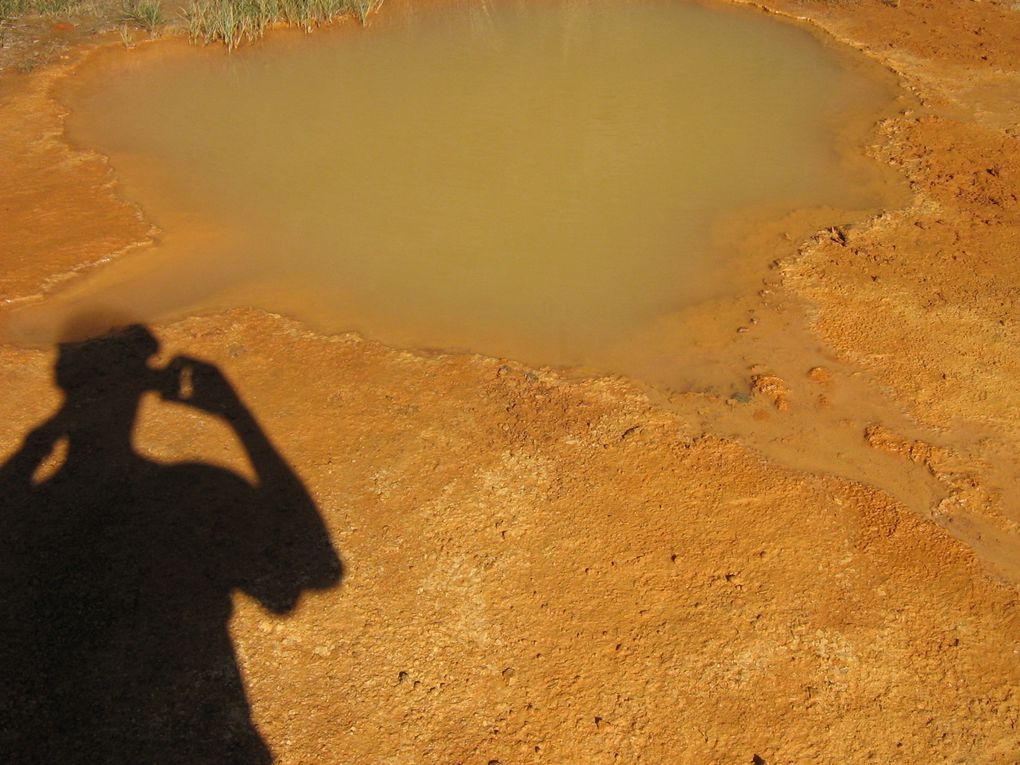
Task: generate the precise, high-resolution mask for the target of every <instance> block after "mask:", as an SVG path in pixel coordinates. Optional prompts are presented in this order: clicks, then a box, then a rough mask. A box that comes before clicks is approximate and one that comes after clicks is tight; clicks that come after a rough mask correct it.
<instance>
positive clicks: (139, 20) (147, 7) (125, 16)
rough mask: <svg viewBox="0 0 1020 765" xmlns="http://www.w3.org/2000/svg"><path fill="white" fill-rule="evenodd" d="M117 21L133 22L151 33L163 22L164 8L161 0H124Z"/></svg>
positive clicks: (123, 22) (122, 22)
mask: <svg viewBox="0 0 1020 765" xmlns="http://www.w3.org/2000/svg"><path fill="white" fill-rule="evenodd" d="M117 21H119V22H120V23H121V24H125V25H127V24H132V25H134V26H138V27H142V28H143V29H145V30H147V31H148V32H149V34H150V35H151V34H153V33H154V32H155V31H156V27H158V26H159V25H160V24H162V23H163V9H162V8H161V7H160V0H124V4H123V5H122V6H121V9H120V14H119V15H118V16H117Z"/></svg>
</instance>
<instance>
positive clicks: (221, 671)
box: [0, 325, 341, 765]
mask: <svg viewBox="0 0 1020 765" xmlns="http://www.w3.org/2000/svg"><path fill="white" fill-rule="evenodd" d="M158 350H159V342H158V341H157V340H156V338H155V337H154V336H153V334H152V333H151V332H150V331H149V330H148V329H147V328H145V327H143V326H140V325H134V326H130V327H127V328H125V329H121V330H116V331H113V332H110V333H108V334H106V335H104V336H102V337H99V338H96V339H91V340H86V341H83V342H74V343H63V344H61V345H60V348H59V355H58V359H57V362H56V369H55V376H56V382H57V384H58V386H59V387H60V388H61V389H62V391H63V392H64V394H65V399H64V402H63V404H62V406H61V407H60V409H59V410H58V411H57V412H56V414H54V415H53V416H52V417H51V418H49V419H48V420H46V421H45V422H43V423H42V424H41V425H39V426H37V427H36V428H35V429H33V430H32V431H31V432H30V433H29V434H28V435H27V436H26V438H25V440H24V442H23V444H22V445H21V447H20V448H19V449H18V451H17V452H16V453H15V454H14V455H13V456H12V457H11V458H10V459H9V460H8V461H7V462H6V463H5V464H4V465H3V466H2V467H0V496H2V497H3V512H2V514H0V604H2V606H0V607H2V609H3V640H2V641H0V673H2V676H0V751H2V752H4V753H5V754H4V759H5V761H6V762H25V763H28V762H33V763H35V762H39V763H50V762H52V763H58V762H59V763H76V762H88V763H138V764H139V765H141V764H143V763H182V764H183V763H189V764H197V763H217V764H218V765H219V764H224V763H239V764H240V763H244V764H245V765H259V764H260V763H269V762H271V761H272V755H271V753H270V750H269V748H268V747H267V745H266V744H265V742H264V741H263V740H262V738H261V736H260V735H259V733H258V730H257V729H256V728H255V725H254V723H253V721H252V719H251V710H250V707H249V704H248V700H247V697H246V695H245V689H244V684H243V682H242V679H241V675H240V671H239V669H238V666H237V660H236V656H235V654H234V649H233V645H232V643H231V640H230V635H229V633H228V629H227V626H228V621H229V618H230V615H231V611H232V601H231V594H232V593H233V592H234V591H235V590H241V591H243V592H245V593H248V594H249V595H251V596H252V597H253V598H255V599H257V600H258V601H259V603H261V604H262V605H263V606H264V607H265V608H267V609H269V610H270V611H272V612H274V613H278V614H284V613H287V612H288V611H290V610H291V609H292V608H293V607H294V605H295V603H296V602H297V600H298V598H299V596H300V594H301V593H302V592H303V591H305V590H308V589H323V588H329V587H333V586H335V585H336V584H337V583H338V582H339V581H340V576H341V566H340V560H339V558H338V556H337V553H336V551H335V550H334V548H333V546H332V544H331V543H330V540H329V536H328V534H327V531H326V528H325V526H324V524H323V522H322V519H321V518H320V517H319V514H318V511H317V509H316V507H315V504H314V502H313V501H312V499H311V497H310V496H309V495H308V492H307V491H306V490H305V488H304V486H303V485H302V483H301V481H300V480H299V479H298V477H297V476H296V475H295V474H294V472H293V471H292V470H291V468H290V467H289V466H288V465H287V463H286V462H285V461H284V460H283V458H282V457H281V456H280V455H279V453H278V452H277V451H276V449H275V448H274V446H273V444H272V443H271V442H270V440H269V439H268V437H267V436H266V434H265V433H264V432H263V431H262V429H261V427H260V426H259V424H258V422H257V421H256V420H255V418H254V416H253V415H252V413H251V412H250V411H249V410H248V408H247V407H246V406H245V405H244V403H243V402H242V401H241V399H240V398H239V397H238V395H237V393H236V392H235V391H234V389H233V387H232V386H231V384H230V383H229V382H228V381H227V379H226V378H225V377H224V376H223V374H222V373H221V372H220V370H219V369H218V368H217V367H216V366H214V365H212V364H209V363H206V362H203V361H199V360H197V359H192V358H187V357H178V358H176V359H174V360H173V361H171V362H170V364H168V365H167V366H166V367H164V368H156V367H153V366H152V365H151V359H152V357H153V356H154V355H155V354H156V352H157V351H158ZM153 390H155V391H157V392H158V393H159V394H160V395H161V396H162V398H163V399H164V400H167V401H175V402H181V403H185V404H188V405H190V406H193V407H195V408H196V409H198V410H201V411H203V412H206V413H209V414H212V415H214V416H217V417H219V418H222V419H223V421H225V422H227V423H228V424H229V425H230V426H231V427H232V428H233V430H234V431H235V432H236V434H237V435H238V437H239V439H240V442H241V444H242V445H243V447H244V450H245V452H246V454H247V457H248V459H249V460H250V462H251V465H252V467H253V468H254V472H255V475H256V476H257V479H256V481H255V483H254V485H253V484H252V483H250V482H248V481H247V480H245V479H243V478H242V477H240V476H238V475H236V474H235V473H232V472H231V471H229V470H226V469H223V468H220V467H214V466H211V465H207V464H203V463H198V462H193V463H182V464H172V465H165V464H159V463H156V462H154V461H152V460H149V459H146V458H145V457H143V456H141V455H139V454H138V453H137V452H136V451H135V450H134V448H133V444H132V433H133V431H134V428H135V420H136V417H137V412H138V407H139V403H140V399H141V397H142V395H143V394H145V393H146V392H148V391H153ZM61 443H62V444H63V446H65V447H66V455H65V456H64V459H63V463H62V464H61V465H60V466H59V468H58V469H57V470H56V471H55V472H53V473H52V475H50V476H49V477H46V478H42V479H40V473H41V472H43V471H42V470H41V466H43V464H44V463H45V462H46V461H47V460H48V459H51V455H52V454H53V453H54V450H55V449H56V448H57V447H58V444H61Z"/></svg>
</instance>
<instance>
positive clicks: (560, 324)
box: [16, 0, 889, 376]
mask: <svg viewBox="0 0 1020 765" xmlns="http://www.w3.org/2000/svg"><path fill="white" fill-rule="evenodd" d="M844 56H845V54H843V53H840V52H837V51H834V50H832V49H829V48H827V47H826V46H825V45H824V44H823V43H821V42H820V41H819V40H818V39H817V38H816V37H815V36H813V35H811V34H809V33H807V32H806V31H804V30H802V29H800V28H797V27H794V26H792V25H789V24H786V23H781V22H777V21H775V20H773V19H770V18H768V17H766V16H765V15H764V14H759V13H751V12H734V11H720V10H718V9H715V8H708V7H705V6H702V5H700V4H696V3H690V2H660V1H658V0H650V1H649V2H629V3H628V2H609V1H607V2H601V1H597V2H562V1H556V2H546V3H532V4H518V3H511V2H496V3H471V4H463V5H455V6H453V7H445V8H432V9H428V10H424V11H423V10H418V11H416V12H411V11H400V12H392V13H390V14H389V15H387V14H385V13H384V14H383V15H382V16H381V17H380V19H379V21H377V22H376V23H374V24H373V25H371V26H370V27H369V28H368V29H365V30H361V29H353V28H349V29H346V30H344V31H343V32H342V33H335V32H334V33H329V34H321V35H314V36H311V37H295V36H283V37H281V38H278V39H273V40H270V41H267V42H266V43H264V44H260V45H258V46H255V47H251V48H248V49H243V50H241V51H240V52H236V53H234V54H233V55H228V54H226V53H224V52H223V51H221V50H219V49H208V50H205V51H196V50H194V49H187V48H184V47H173V46H165V47H164V46H152V47H150V48H145V49H139V50H136V51H131V52H122V53H118V54H113V55H111V54H107V55H105V56H101V57H99V60H97V61H96V62H94V63H93V64H91V65H89V66H88V67H85V68H84V70H83V71H82V72H81V74H80V75H79V77H78V80H79V81H78V82H77V83H75V84H74V86H73V87H72V88H71V89H70V90H69V92H68V93H67V94H66V99H67V101H68V103H69V105H70V108H71V112H70V117H69V119H68V134H69V137H70V138H71V139H72V140H73V141H74V142H75V143H76V144H78V145H80V146H83V147H91V148H95V149H97V150H99V151H101V152H103V153H104V154H106V155H107V156H109V157H110V161H111V165H112V167H113V169H114V170H115V173H116V177H117V179H118V182H119V183H120V184H121V189H122V192H123V194H124V195H125V196H126V197H127V198H129V199H130V200H132V201H134V202H136V203H137V204H138V205H139V206H140V208H141V210H142V211H143V213H144V214H145V216H146V217H147V218H148V219H149V220H151V221H153V222H154V224H155V225H156V226H158V227H159V229H160V233H159V235H158V237H157V245H156V247H155V248H153V249H150V250H148V251H146V252H143V253H141V254H136V255H134V256H133V257H130V258H127V259H124V260H123V261H121V262H120V263H117V264H113V265H111V266H107V267H106V268H104V269H102V270H101V271H99V272H98V273H96V274H95V275H94V276H92V277H90V278H88V279H85V280H82V281H81V282H80V283H79V284H77V285H75V286H74V288H73V289H70V290H67V291H66V292H65V294H64V295H62V296H58V297H57V298H56V299H51V300H49V301H48V302H44V303H43V304H42V305H41V306H40V307H38V308H35V309H33V310H31V311H29V312H28V313H27V314H26V315H25V316H23V317H22V319H21V320H20V328H19V329H17V330H16V331H20V332H21V333H22V334H23V335H24V336H26V337H31V336H32V334H33V333H40V332H44V329H41V327H45V326H49V325H55V324H57V323H58V318H59V317H62V316H64V315H66V314H67V313H70V312H72V311H78V310H80V309H81V308H82V307H83V305H84V306H103V307H106V308H108V309H113V310H115V311H117V312H119V313H121V314H125V315H130V316H132V317H134V318H142V319H154V318H161V317H166V316H170V315H175V314H180V313H183V312H186V311H193V310H202V309H205V308H214V307H224V306H229V305H234V304H255V305H259V306H261V307H264V308H267V309H270V310H278V311H282V312H286V313H290V314H296V315H298V316H299V317H301V318H304V319H305V320H307V321H308V322H309V323H310V324H312V325H313V326H316V327H318V328H320V329H326V330H330V331H343V330H357V331H360V332H362V333H364V334H365V335H367V336H369V337H373V338H376V339H380V340H383V341H385V342H389V343H393V344H398V345H406V346H413V347H441V348H458V349H461V348H466V349H470V350H474V351H477V352H481V353H486V354H492V355H502V356H511V357H516V358H519V359H521V360H523V361H526V362H532V363H550V364H564V365H579V366H587V367H591V368H597V369H600V370H603V371H605V370H609V371H619V372H627V373H632V374H637V375H638V376H641V375H642V374H644V375H646V376H647V374H648V371H647V370H648V369H651V368H654V367H655V366H656V364H657V363H658V359H657V358H656V356H661V355H663V354H668V353H670V352H671V351H670V350H669V348H670V347H671V344H672V343H673V342H674V341H675V342H676V343H677V345H676V347H683V346H684V345H685V344H686V343H688V341H693V340H694V338H693V337H692V335H693V334H696V333H699V332H700V333H704V332H707V331H708V330H707V329H706V328H705V327H704V325H703V321H702V322H701V324H698V323H697V322H695V323H694V324H685V323H684V321H685V320H684V319H683V317H684V316H685V315H686V314H688V313H690V312H691V311H692V310H696V309H698V308H699V307H704V306H706V305H711V304H715V305H719V306H720V308H719V310H718V311H714V312H713V311H710V312H709V313H710V314H712V315H716V316H718V317H719V322H721V324H720V325H719V326H720V327H723V326H724V329H725V332H728V333H732V332H733V331H735V329H736V323H738V319H739V317H738V316H737V315H736V314H737V313H739V310H738V309H736V308H734V306H735V305H737V304H736V303H733V302H731V301H730V299H731V298H734V297H739V296H740V295H742V294H751V293H753V290H754V288H755V287H756V286H757V282H758V281H759V280H760V278H761V274H762V270H763V268H764V264H765V263H767V259H766V258H764V257H758V258H751V259H748V258H747V257H746V256H744V257H740V258H738V257H736V255H735V245H734V241H733V238H732V237H727V236H725V235H723V234H724V232H727V231H733V230H735V227H734V226H735V223H737V222H740V221H746V220H747V219H748V218H749V217H750V218H753V219H754V220H759V219H760V220H762V221H764V220H768V219H769V218H778V217H780V216H781V215H783V214H785V213H787V212H789V211H792V210H795V209H802V208H810V209H814V210H828V209H831V208H842V209H858V210H859V209H866V208H870V207H873V206H875V205H876V204H878V202H879V197H878V196H876V192H875V190H874V188H873V187H874V181H875V180H876V177H877V176H876V175H875V174H874V173H875V168H873V167H870V166H869V165H868V164H867V163H865V162H863V161H856V162H855V161H852V156H851V154H848V153H847V152H846V148H847V146H846V143H845V141H846V132H847V125H848V123H849V122H850V121H851V116H852V115H859V114H862V113H863V114H873V113H874V111H875V109H876V108H877V105H878V104H880V103H882V102H883V100H884V99H887V98H888V93H889V91H888V90H887V88H886V85H885V84H884V83H879V82H878V81H876V80H875V79H874V78H872V77H865V76H863V75H862V74H861V73H860V72H858V71H854V70H851V69H849V68H848V67H847V66H845V63H846V62H845V60H844ZM808 217H809V218H810V216H808ZM815 217H816V218H817V220H816V219H815V218H812V219H811V220H812V223H813V224H814V223H820V222H821V221H822V220H823V219H824V215H822V216H820V217H819V216H815ZM833 222H836V221H833ZM728 301H730V302H728ZM727 311H729V312H730V313H733V314H734V315H733V316H729V315H728V314H727ZM663 327H665V328H666V329H665V330H664V331H665V332H666V333H667V334H669V335H670V339H669V342H667V343H666V344H665V346H664V345H663V344H662V343H661V342H657V341H655V342H653V341H649V337H650V336H653V335H657V334H661V333H662V331H663V330H661V329H660V328H663ZM717 329H718V328H717ZM635 348H637V349H638V350H637V351H635ZM664 348H665V350H664ZM642 349H645V350H642ZM646 357H647V358H646Z"/></svg>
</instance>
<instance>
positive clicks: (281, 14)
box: [0, 0, 382, 49]
mask: <svg viewBox="0 0 1020 765" xmlns="http://www.w3.org/2000/svg"><path fill="white" fill-rule="evenodd" d="M3 1H4V0H0V2H3ZM380 5H382V0H191V2H190V4H189V5H188V6H187V7H186V8H184V10H183V14H184V19H185V21H186V22H187V24H188V31H189V33H190V34H191V39H192V40H193V41H197V42H205V43H210V42H216V41H218V40H219V41H222V42H223V43H225V44H226V46H227V47H228V48H231V49H233V48H236V47H237V46H238V45H240V44H241V42H243V41H245V40H247V41H249V42H251V41H254V40H257V39H258V38H260V37H262V35H263V34H265V31H266V29H268V28H269V27H271V26H273V25H274V24H290V25H293V26H298V27H301V28H302V29H304V30H305V31H306V32H310V31H311V30H313V29H314V28H315V27H318V26H321V25H322V24H328V23H329V22H331V21H334V20H336V19H338V18H340V17H342V16H354V17H356V18H357V19H359V20H360V21H361V23H362V24H364V23H365V19H366V18H367V17H368V14H370V13H371V12H372V11H374V10H375V9H377V8H378V7H379V6H380Z"/></svg>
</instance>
